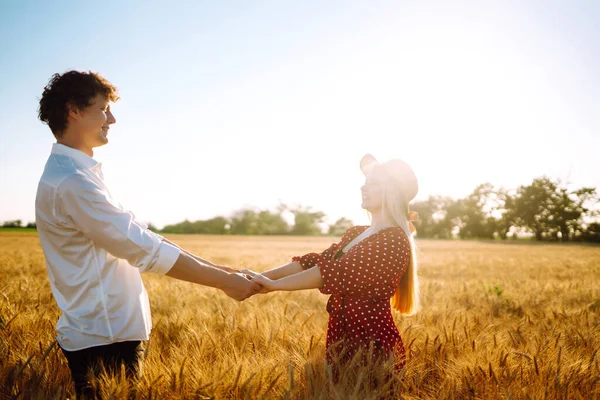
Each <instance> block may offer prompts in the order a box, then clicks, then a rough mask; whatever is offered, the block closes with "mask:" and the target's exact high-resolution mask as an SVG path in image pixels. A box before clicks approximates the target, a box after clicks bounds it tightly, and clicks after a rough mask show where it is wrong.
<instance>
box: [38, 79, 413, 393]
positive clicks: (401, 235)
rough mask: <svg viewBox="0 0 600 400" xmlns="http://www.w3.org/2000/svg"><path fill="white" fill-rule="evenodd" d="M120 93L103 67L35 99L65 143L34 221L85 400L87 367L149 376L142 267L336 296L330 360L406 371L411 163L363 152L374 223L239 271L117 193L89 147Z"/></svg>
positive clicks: (236, 285)
mask: <svg viewBox="0 0 600 400" xmlns="http://www.w3.org/2000/svg"><path fill="white" fill-rule="evenodd" d="M118 99H119V96H118V92H117V89H116V88H115V87H114V86H113V85H112V84H111V83H110V82H108V81H107V80H106V79H104V78H103V77H102V76H100V75H99V74H97V73H94V72H80V71H67V72H65V73H63V74H54V75H53V76H52V78H51V79H50V82H49V83H48V85H47V86H46V87H45V88H44V91H43V94H42V97H41V99H40V105H39V118H40V120H41V121H43V122H45V123H46V124H48V126H49V127H50V129H51V131H52V133H53V134H54V136H55V138H56V141H57V143H55V144H54V145H53V147H52V151H51V154H50V157H49V158H48V161H47V163H46V165H45V168H44V172H43V174H42V177H41V179H40V182H39V185H38V191H37V195H36V202H35V208H36V224H37V229H38V234H39V238H40V242H41V245H42V248H43V251H44V256H45V259H46V266H47V271H48V277H49V280H50V286H51V288H52V293H53V295H54V298H55V300H56V302H57V305H58V307H59V308H60V309H61V312H62V313H61V317H60V318H59V320H58V322H57V326H56V330H57V341H58V344H59V345H60V347H61V349H62V351H63V353H64V355H65V357H66V359H67V361H68V364H69V368H70V370H71V375H72V377H73V380H74V383H75V390H76V393H77V395H78V396H82V397H88V396H93V395H94V393H93V392H92V388H91V386H90V384H89V381H88V373H89V370H90V369H92V370H93V371H95V372H97V371H99V369H98V367H99V365H100V364H102V365H103V366H104V367H105V368H106V369H108V370H112V371H114V370H118V368H120V366H121V365H123V364H124V365H125V368H126V371H127V373H128V376H129V377H132V378H133V377H139V376H140V375H141V373H142V361H143V355H144V343H145V341H146V340H147V339H148V337H149V334H150V330H151V327H152V321H151V316H150V306H149V300H148V295H147V293H146V290H145V288H144V284H143V282H142V279H141V276H140V273H142V272H152V273H157V274H163V275H167V276H170V277H172V278H175V279H180V280H184V281H188V282H193V283H197V284H200V285H204V286H210V287H214V288H218V289H221V290H223V291H224V292H225V293H226V294H227V295H228V296H230V297H232V298H234V299H236V300H244V299H246V298H248V297H250V296H252V295H254V294H256V293H268V292H273V291H280V290H285V291H292V290H305V289H319V290H320V291H321V292H322V293H324V294H329V295H331V296H330V298H329V301H328V302H327V311H328V313H329V323H328V327H327V343H326V348H327V355H326V356H327V361H328V363H330V364H332V365H335V366H336V369H338V370H339V368H343V366H344V365H346V364H348V363H349V362H350V361H351V360H352V359H353V358H355V357H356V356H357V355H359V357H361V359H362V360H363V361H364V362H367V357H368V358H369V360H374V361H375V362H383V361H385V360H393V363H394V370H395V371H396V372H401V371H402V368H403V367H404V364H405V358H406V357H405V351H404V346H403V343H402V339H401V338H400V334H399V332H398V329H397V328H396V325H395V323H394V320H393V317H392V311H391V308H392V307H393V308H394V309H396V310H398V311H399V312H400V313H402V314H414V313H415V312H416V310H417V308H418V298H419V296H418V277H417V261H416V258H415V248H414V240H413V233H414V226H413V225H412V222H411V221H414V220H416V218H417V215H416V213H412V212H409V209H408V205H409V202H410V201H411V200H412V199H413V198H414V197H415V196H416V194H417V190H418V184H417V179H416V177H415V174H414V173H413V171H412V169H411V168H410V167H409V166H408V165H407V164H406V163H405V162H403V161H401V160H398V159H394V160H390V161H387V162H384V163H378V162H377V161H376V160H375V158H374V157H373V156H371V155H366V156H364V157H363V158H362V160H361V162H360V168H361V170H362V172H363V173H364V174H365V176H366V182H365V184H364V185H363V186H362V188H361V192H362V208H364V209H365V210H367V211H368V212H369V213H370V215H371V225H370V226H355V227H352V228H350V229H349V230H348V231H347V232H346V233H345V234H344V235H343V237H342V239H341V240H340V241H339V242H337V243H333V244H332V245H331V246H330V247H329V248H328V249H326V250H324V251H322V252H315V253H309V254H305V255H299V256H296V257H293V259H292V260H291V262H290V263H288V264H286V265H283V266H280V267H277V268H274V269H271V270H269V271H266V272H263V273H257V272H254V271H250V270H242V271H237V270H234V269H231V268H228V267H223V266H219V265H215V264H213V263H211V262H209V261H207V260H204V259H202V258H200V257H198V256H196V255H194V254H192V253H190V252H188V251H186V250H185V249H182V248H180V247H179V246H177V245H176V244H174V243H172V242H171V241H169V240H167V239H165V238H163V237H162V236H160V235H158V234H155V233H154V232H152V231H150V230H148V229H147V227H146V226H145V225H144V224H142V223H140V222H138V221H136V219H135V216H134V215H133V213H131V212H130V211H128V210H126V209H125V208H123V207H122V206H121V205H120V203H118V202H117V201H116V200H115V199H114V198H113V197H112V196H111V194H110V191H109V188H108V187H107V185H106V183H105V181H104V177H103V174H102V169H101V164H100V163H99V162H97V161H96V160H95V159H94V158H93V149H94V148H95V147H98V146H102V145H105V144H107V143H108V132H109V129H110V126H111V125H112V124H114V123H115V122H116V119H115V117H114V116H113V114H112V113H111V111H110V103H111V102H115V101H117V100H118ZM157 184H159V185H160V182H157ZM244 276H245V277H244ZM390 300H391V301H390Z"/></svg>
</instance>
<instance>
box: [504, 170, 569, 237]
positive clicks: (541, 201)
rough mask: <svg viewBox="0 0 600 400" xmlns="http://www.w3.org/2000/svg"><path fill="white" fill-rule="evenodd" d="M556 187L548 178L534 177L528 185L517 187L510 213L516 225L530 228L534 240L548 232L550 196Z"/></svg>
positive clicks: (550, 207) (550, 212)
mask: <svg viewBox="0 0 600 400" xmlns="http://www.w3.org/2000/svg"><path fill="white" fill-rule="evenodd" d="M557 189H558V187H557V184H556V182H554V181H552V180H551V179H550V178H547V177H542V178H536V179H534V180H533V182H532V183H531V184H530V185H527V186H525V185H523V186H520V187H519V188H518V189H517V193H516V195H515V198H514V201H513V202H512V204H511V206H512V207H513V208H512V209H511V210H510V214H511V215H512V217H513V219H514V224H515V225H516V226H520V227H524V228H527V229H529V230H531V231H532V232H533V233H534V235H535V238H536V240H542V239H543V238H544V236H545V234H546V233H547V232H548V230H549V229H548V228H549V222H550V219H551V217H550V216H551V214H552V211H551V210H552V200H553V199H552V197H553V195H554V193H555V192H556V190H557Z"/></svg>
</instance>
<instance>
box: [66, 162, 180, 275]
mask: <svg viewBox="0 0 600 400" xmlns="http://www.w3.org/2000/svg"><path fill="white" fill-rule="evenodd" d="M57 204H58V205H59V206H60V208H61V214H63V215H65V216H66V218H67V219H68V221H69V222H70V223H72V224H73V225H74V226H75V227H76V228H77V229H79V230H80V231H81V232H82V233H83V234H84V235H85V236H86V237H87V238H89V239H90V240H92V241H93V242H94V243H95V244H96V245H98V246H99V247H101V248H103V249H104V250H106V251H107V252H109V253H110V254H112V255H113V256H115V257H117V258H121V259H124V260H127V262H129V264H131V265H132V266H134V267H137V268H139V269H140V271H142V272H153V273H157V274H166V273H167V272H169V270H170V269H171V268H172V267H173V265H174V264H175V262H176V261H177V258H178V257H179V255H180V252H181V250H180V249H179V248H178V247H176V246H173V245H171V244H170V243H167V242H165V241H163V239H162V237H161V236H159V235H157V234H155V233H154V232H152V231H150V230H148V229H147V227H146V226H145V225H144V224H142V223H139V222H138V221H136V220H135V218H134V216H133V214H131V213H129V212H127V211H124V210H123V209H122V208H120V207H119V206H118V204H117V203H115V202H113V201H112V199H111V198H110V196H109V194H108V193H107V192H106V191H105V190H104V189H103V188H102V187H101V186H100V185H98V184H97V183H95V182H94V181H92V180H91V179H90V178H88V177H87V176H86V175H85V174H83V173H76V174H73V175H70V176H69V177H67V178H65V179H64V180H63V181H62V182H61V184H60V185H59V187H58V189H57Z"/></svg>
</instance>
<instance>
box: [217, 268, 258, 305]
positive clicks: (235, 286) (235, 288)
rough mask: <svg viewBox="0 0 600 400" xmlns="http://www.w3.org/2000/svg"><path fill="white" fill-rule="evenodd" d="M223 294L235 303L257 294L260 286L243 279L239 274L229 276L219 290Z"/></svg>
mask: <svg viewBox="0 0 600 400" xmlns="http://www.w3.org/2000/svg"><path fill="white" fill-rule="evenodd" d="M221 289H222V290H223V291H224V292H225V294H226V295H227V296H229V297H231V298H232V299H235V300H237V301H243V300H246V299H247V298H248V297H250V296H252V295H254V294H256V293H258V292H259V291H260V290H261V286H260V285H258V284H256V283H255V282H252V281H250V280H248V279H247V278H245V277H244V276H243V275H241V274H237V273H232V274H229V276H228V278H227V281H226V282H224V284H223V287H222V288H221Z"/></svg>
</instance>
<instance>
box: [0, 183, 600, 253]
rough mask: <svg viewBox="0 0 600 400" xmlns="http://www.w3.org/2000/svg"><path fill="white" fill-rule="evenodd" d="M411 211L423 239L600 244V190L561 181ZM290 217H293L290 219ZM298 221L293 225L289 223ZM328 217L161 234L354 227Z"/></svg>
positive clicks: (199, 225) (249, 215)
mask: <svg viewBox="0 0 600 400" xmlns="http://www.w3.org/2000/svg"><path fill="white" fill-rule="evenodd" d="M411 209H412V210H413V211H417V212H418V213H419V220H418V221H417V222H415V227H416V228H417V237H420V238H439V239H449V238H461V239H503V240H506V239H516V238H522V237H531V238H533V239H535V240H538V241H562V242H567V241H586V242H598V243H600V222H599V219H598V217H599V216H600V207H599V198H598V193H597V192H596V189H595V188H587V187H584V188H580V189H569V188H568V187H567V186H566V185H564V184H562V183H561V182H560V181H558V180H553V179H550V178H547V177H541V178H536V179H534V180H533V181H532V182H531V183H530V184H528V185H522V186H520V187H518V188H517V189H515V190H506V189H503V188H495V187H494V186H493V185H492V184H490V183H484V184H481V185H478V186H477V187H476V188H475V189H474V190H473V192H472V193H471V194H469V195H468V196H466V197H465V198H461V199H452V198H450V197H444V196H430V197H429V198H428V199H427V200H422V201H416V202H413V203H412V204H411ZM285 215H287V216H289V217H291V218H286V217H285ZM291 219H293V222H291V223H290V222H288V220H291ZM325 220H326V215H325V213H323V212H321V211H316V210H312V209H311V208H310V207H306V206H296V207H290V206H287V205H285V204H281V205H279V207H277V209H276V210H267V209H253V208H244V209H240V210H237V211H235V212H234V213H232V214H231V215H230V216H228V217H224V216H217V217H214V218H210V219H207V220H198V221H188V220H185V221H183V222H180V223H177V224H172V225H167V226H165V227H164V228H163V229H161V230H159V229H157V228H156V227H155V226H154V225H152V224H149V226H148V227H149V228H150V229H152V230H153V231H156V232H160V233H187V234H194V233H199V234H231V235H323V234H327V235H333V236H340V235H342V234H343V233H344V232H345V231H346V230H347V229H348V228H350V227H351V226H352V225H353V222H352V221H351V220H349V219H348V218H340V219H338V220H337V221H335V222H334V223H333V224H328V225H326V227H325V229H324V230H323V226H324V225H325ZM2 227H9V228H19V227H27V228H35V224H34V223H29V224H27V225H26V226H23V224H22V221H21V220H14V221H6V222H4V224H2Z"/></svg>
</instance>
